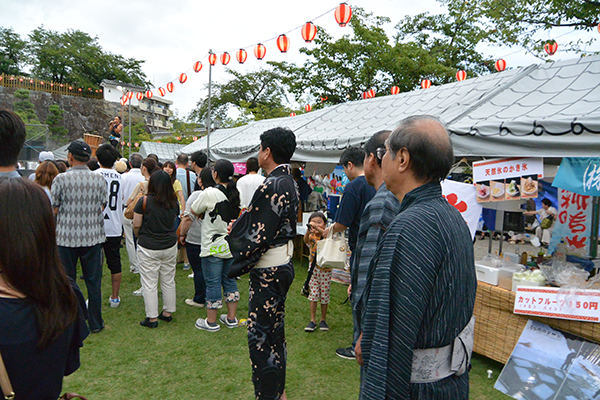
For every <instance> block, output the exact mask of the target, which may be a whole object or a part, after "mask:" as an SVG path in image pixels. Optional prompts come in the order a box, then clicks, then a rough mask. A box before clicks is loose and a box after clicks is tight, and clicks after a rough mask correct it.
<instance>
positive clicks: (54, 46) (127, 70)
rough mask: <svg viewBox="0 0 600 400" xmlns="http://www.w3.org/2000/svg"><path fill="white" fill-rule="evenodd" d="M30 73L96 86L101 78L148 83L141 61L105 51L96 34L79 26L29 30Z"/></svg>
mask: <svg viewBox="0 0 600 400" xmlns="http://www.w3.org/2000/svg"><path fill="white" fill-rule="evenodd" d="M28 52H29V55H30V59H31V71H32V74H33V75H34V76H35V77H37V78H40V79H45V80H52V81H54V82H59V83H67V82H68V83H73V84H76V85H79V86H81V87H97V86H98V85H100V82H102V80H103V79H111V80H118V81H121V82H125V83H131V84H135V85H139V86H147V85H148V82H146V75H145V74H144V73H143V72H142V69H141V66H142V63H143V62H144V61H140V60H136V59H134V58H124V57H123V56H121V55H115V54H112V53H109V52H105V51H104V50H103V49H102V47H101V46H100V44H99V42H98V38H97V37H91V36H90V35H88V34H87V33H85V32H82V31H79V30H68V31H66V32H64V33H59V32H56V31H52V30H48V29H44V27H43V26H41V27H39V28H37V29H35V30H34V31H33V32H31V33H30V34H29V45H28Z"/></svg>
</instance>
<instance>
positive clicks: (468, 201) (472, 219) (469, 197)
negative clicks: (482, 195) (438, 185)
mask: <svg viewBox="0 0 600 400" xmlns="http://www.w3.org/2000/svg"><path fill="white" fill-rule="evenodd" d="M442 195H443V196H444V197H445V198H446V200H448V203H450V204H451V205H452V206H454V208H456V209H457V210H458V211H460V214H461V215H462V217H463V218H464V219H465V222H466V223H467V226H468V227H469V230H470V231H471V237H473V238H474V237H475V231H476V230H477V224H478V223H479V218H480V217H481V210H482V208H483V207H482V206H481V205H480V204H478V203H477V192H476V190H475V186H473V185H471V184H468V183H462V182H456V181H451V180H448V179H446V180H445V181H443V182H442Z"/></svg>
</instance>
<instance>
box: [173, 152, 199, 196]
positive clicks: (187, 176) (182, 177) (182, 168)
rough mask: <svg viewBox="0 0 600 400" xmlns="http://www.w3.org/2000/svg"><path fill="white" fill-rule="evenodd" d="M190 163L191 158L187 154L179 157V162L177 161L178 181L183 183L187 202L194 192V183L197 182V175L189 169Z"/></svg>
mask: <svg viewBox="0 0 600 400" xmlns="http://www.w3.org/2000/svg"><path fill="white" fill-rule="evenodd" d="M188 163H189V158H188V156H187V154H184V153H181V154H180V155H178V156H177V160H175V165H176V167H177V179H178V180H179V182H181V186H182V187H183V198H184V199H185V201H187V199H188V197H190V194H192V192H193V191H194V183H195V182H196V180H197V176H196V174H195V173H194V172H191V171H189V170H188V169H187V167H188Z"/></svg>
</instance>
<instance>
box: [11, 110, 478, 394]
mask: <svg viewBox="0 0 600 400" xmlns="http://www.w3.org/2000/svg"><path fill="white" fill-rule="evenodd" d="M117 122H118V123H120V121H115V123H114V124H113V127H114V131H115V132H116V131H117V130H118V124H117ZM121 128H122V126H121ZM111 134H112V132H111ZM0 140H1V141H2V143H3V144H5V145H4V146H3V147H0V199H1V202H2V207H0V234H3V235H4V236H5V238H7V240H5V241H4V242H3V243H0V354H1V357H2V359H3V360H4V363H5V364H6V369H7V371H8V376H9V377H10V378H11V380H12V381H13V382H12V383H13V387H14V389H15V392H16V393H17V394H18V398H23V399H26V398H32V399H33V398H35V399H46V398H47V399H55V398H57V397H58V395H59V394H60V391H61V386H62V375H63V371H64V374H65V375H67V374H69V373H72V372H73V371H75V370H76V369H77V368H78V366H79V347H81V346H82V345H83V340H84V339H85V338H86V336H87V335H88V334H89V332H91V333H99V332H101V331H102V330H103V329H104V321H103V318H102V304H103V301H102V295H101V284H102V279H101V277H102V252H103V253H104V259H105V260H106V264H107V266H108V269H109V270H110V272H111V280H110V281H111V287H112V290H111V295H110V297H109V298H108V305H109V306H110V307H115V308H116V307H119V305H120V304H121V297H120V290H121V280H122V265H121V258H120V248H121V244H122V243H123V242H124V244H125V248H126V251H127V253H128V256H129V270H130V272H132V273H137V274H139V276H140V286H141V287H140V289H138V290H136V291H135V292H134V295H138V296H143V300H144V307H145V317H144V318H143V319H142V320H141V321H140V325H141V326H142V327H144V328H150V329H152V328H156V327H158V325H159V323H169V322H171V321H173V318H174V314H175V312H176V311H177V304H176V283H175V271H176V265H177V260H178V258H179V259H180V260H181V261H183V264H184V268H185V269H191V274H190V278H193V280H194V295H193V297H191V298H188V299H186V300H185V304H186V305H188V306H190V307H196V308H204V309H205V310H206V318H198V319H197V320H196V321H195V324H194V325H195V327H196V328H197V329H199V330H203V331H206V332H217V331H219V330H220V328H221V326H223V327H226V328H237V327H239V326H240V325H241V324H240V322H239V320H238V317H241V316H239V315H238V314H237V313H238V311H237V306H238V302H239V301H240V300H241V299H240V292H239V290H238V287H237V281H236V278H238V277H240V276H241V275H244V274H249V282H250V289H249V296H248V315H247V318H248V323H247V332H248V347H249V354H250V360H251V364H252V381H253V384H254V391H255V396H256V398H257V399H284V400H285V399H287V396H286V392H285V379H286V364H287V346H286V339H285V301H286V297H287V295H288V291H289V288H290V285H291V284H292V281H293V279H294V276H295V271H294V264H293V260H292V257H293V250H294V248H293V241H294V239H295V238H296V234H297V230H296V229H297V221H298V210H299V206H300V204H301V202H302V201H306V198H307V197H308V195H309V193H310V192H309V191H308V190H306V189H305V188H302V187H300V185H299V183H298V180H299V179H300V180H303V179H302V178H301V177H299V176H297V175H296V174H295V173H294V174H293V173H292V167H291V165H290V161H291V159H292V156H293V154H294V152H295V148H296V138H295V135H294V133H293V132H292V131H291V130H289V129H286V128H274V129H270V130H267V131H265V132H264V133H263V134H262V135H261V136H260V148H259V151H258V156H257V157H252V158H250V159H249V160H248V161H247V164H246V167H247V174H246V175H245V176H244V177H242V178H240V179H236V177H235V174H234V172H235V168H234V166H233V164H232V163H231V162H230V161H227V160H224V159H221V160H217V161H216V162H215V163H214V164H212V165H210V164H209V160H208V159H207V156H206V154H205V153H204V152H202V151H198V152H195V153H193V154H191V155H190V157H188V155H186V154H181V155H179V156H178V157H177V160H175V162H173V161H166V162H164V163H160V162H159V160H158V158H157V157H156V156H154V155H150V156H148V157H147V158H145V159H144V158H143V157H142V156H141V155H140V154H137V153H134V154H131V156H130V157H129V158H128V159H127V160H120V159H119V158H120V155H119V153H118V151H117V150H116V148H115V146H114V144H111V143H106V144H103V145H101V146H100V147H99V148H98V149H97V151H96V158H95V159H94V160H91V161H90V159H91V154H92V151H91V148H90V146H89V145H88V144H86V143H85V142H83V141H79V140H77V141H74V142H72V143H71V144H70V145H69V147H68V153H67V154H68V155H67V160H66V163H67V167H68V169H66V170H65V171H61V168H60V167H59V165H57V163H56V162H55V161H54V160H53V159H52V158H53V157H52V156H51V153H50V154H44V155H43V156H42V155H40V165H39V166H38V168H37V170H36V172H35V174H34V176H33V180H34V181H35V182H31V181H30V180H28V179H16V178H20V175H19V174H18V172H17V171H16V168H15V165H16V164H17V157H18V154H19V152H20V149H21V147H22V146H23V142H24V140H25V127H24V125H23V122H22V121H21V120H20V118H19V117H18V116H16V115H15V114H14V113H12V112H10V111H6V110H0ZM453 161H454V158H453V152H452V146H451V143H450V140H449V138H448V134H447V132H446V130H445V129H444V128H443V126H442V124H441V123H440V122H439V121H438V120H436V119H435V118H433V117H429V116H422V117H414V118H409V119H407V120H404V121H402V122H401V124H400V125H399V126H398V127H396V128H395V129H394V130H393V131H389V130H386V131H380V132H377V133H374V134H373V135H372V136H371V137H370V139H369V140H368V141H367V142H366V143H365V145H364V147H363V148H354V147H351V148H348V149H347V150H346V151H344V153H343V154H342V155H341V158H340V164H341V165H342V167H343V168H344V171H345V173H346V175H347V176H348V178H349V179H350V182H349V183H348V184H347V185H346V188H345V190H344V195H343V196H342V199H341V202H340V205H339V208H338V211H337V213H336V215H335V218H334V219H333V221H332V223H331V225H329V226H327V222H328V219H327V216H326V215H325V214H324V213H322V212H314V213H312V214H311V215H310V218H309V222H308V226H307V232H306V235H305V236H304V241H305V243H306V245H307V246H308V247H309V254H310V256H309V260H310V268H309V277H308V279H307V281H306V283H305V286H304V288H303V292H304V294H305V295H306V296H307V297H308V300H309V307H308V309H309V311H310V320H309V323H308V325H307V326H306V328H305V331H307V332H313V331H314V330H316V329H320V330H322V331H326V330H328V329H329V326H328V324H327V322H326V316H327V308H328V304H329V301H330V300H329V288H330V282H331V275H332V274H331V270H330V269H327V268H323V267H322V266H320V265H318V263H317V257H316V254H317V244H318V242H319V241H320V240H323V239H324V238H326V237H327V236H328V235H332V234H336V233H340V232H343V231H348V245H349V248H350V250H351V258H350V273H351V285H350V287H349V289H348V295H349V297H350V300H351V305H352V316H353V326H354V330H353V336H352V344H351V345H350V346H349V347H345V348H340V349H338V350H337V351H336V354H337V355H338V356H340V357H343V358H347V359H356V360H357V361H358V364H359V365H360V366H361V390H360V398H361V399H388V398H389V399H400V398H424V399H425V398H427V399H449V398H452V399H462V398H464V399H466V398H468V393H469V390H468V388H469V385H468V382H469V381H468V365H469V362H470V355H471V350H472V341H473V330H472V327H473V320H472V316H473V306H474V300H475V290H476V286H477V285H476V278H475V270H474V266H473V252H472V245H471V238H470V233H469V230H468V228H467V226H466V224H465V223H464V221H463V220H462V217H461V216H460V214H459V213H458V212H457V211H456V209H454V208H453V207H452V206H450V205H449V204H448V202H447V201H445V200H444V198H443V197H442V195H441V186H440V181H441V180H443V179H444V178H445V177H446V175H447V173H448V171H449V169H450V166H451V165H452V164H453ZM119 163H121V164H119ZM117 167H118V168H117ZM261 169H262V172H263V174H262V175H261V174H260V173H259V171H260V170H261ZM293 175H296V176H293ZM304 184H306V181H304ZM309 189H310V188H309ZM15 226H18V227H20V235H19V236H18V237H17V236H16V235H11V233H10V229H11V228H12V227H15ZM9 250H10V251H9ZM78 262H80V264H81V270H82V274H83V278H84V281H85V284H86V287H87V298H88V299H87V303H86V301H85V300H84V299H83V296H82V295H81V292H80V290H79V288H78V286H77V283H76V277H77V270H76V266H77V263H78ZM159 282H160V290H161V292H162V307H160V306H159V296H158V285H159ZM223 302H224V303H225V304H224V305H223ZM319 304H320V310H321V318H320V320H319V321H318V322H319V323H318V324H317V308H318V305H319ZM220 309H223V311H222V312H220V311H219V310H220ZM219 314H220V315H219ZM7 315H11V322H10V323H7V322H6V321H7V318H4V317H5V316H7ZM244 317H246V316H244ZM15 318H17V319H15ZM86 320H87V324H86V322H85V321H86ZM15 321H16V322H15ZM140 329H142V328H140ZM349 339H350V338H349ZM349 341H350V340H349ZM22 354H28V355H31V356H30V357H22ZM432 357H433V360H432ZM55 359H58V360H59V362H60V363H62V364H63V365H61V366H60V367H59V368H53V369H54V370H55V371H58V372H56V373H54V374H44V371H45V369H44V368H43V365H45V364H44V363H47V362H49V360H53V361H52V362H53V363H54V365H55V366H56V361H55ZM31 362H34V363H36V364H35V366H31V365H30V363H31ZM63 366H64V368H62V367H63ZM23 371H27V374H24V373H23ZM59 375H60V376H59Z"/></svg>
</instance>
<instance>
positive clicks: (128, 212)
mask: <svg viewBox="0 0 600 400" xmlns="http://www.w3.org/2000/svg"><path fill="white" fill-rule="evenodd" d="M145 191H146V189H145V185H144V182H140V192H139V193H138V194H137V195H136V196H135V198H134V199H133V201H132V202H131V203H129V205H128V206H127V208H126V209H125V212H123V216H124V217H125V218H127V219H133V209H134V208H135V206H136V205H137V203H138V201H140V199H141V198H142V197H144V196H145V195H146V193H145Z"/></svg>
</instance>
